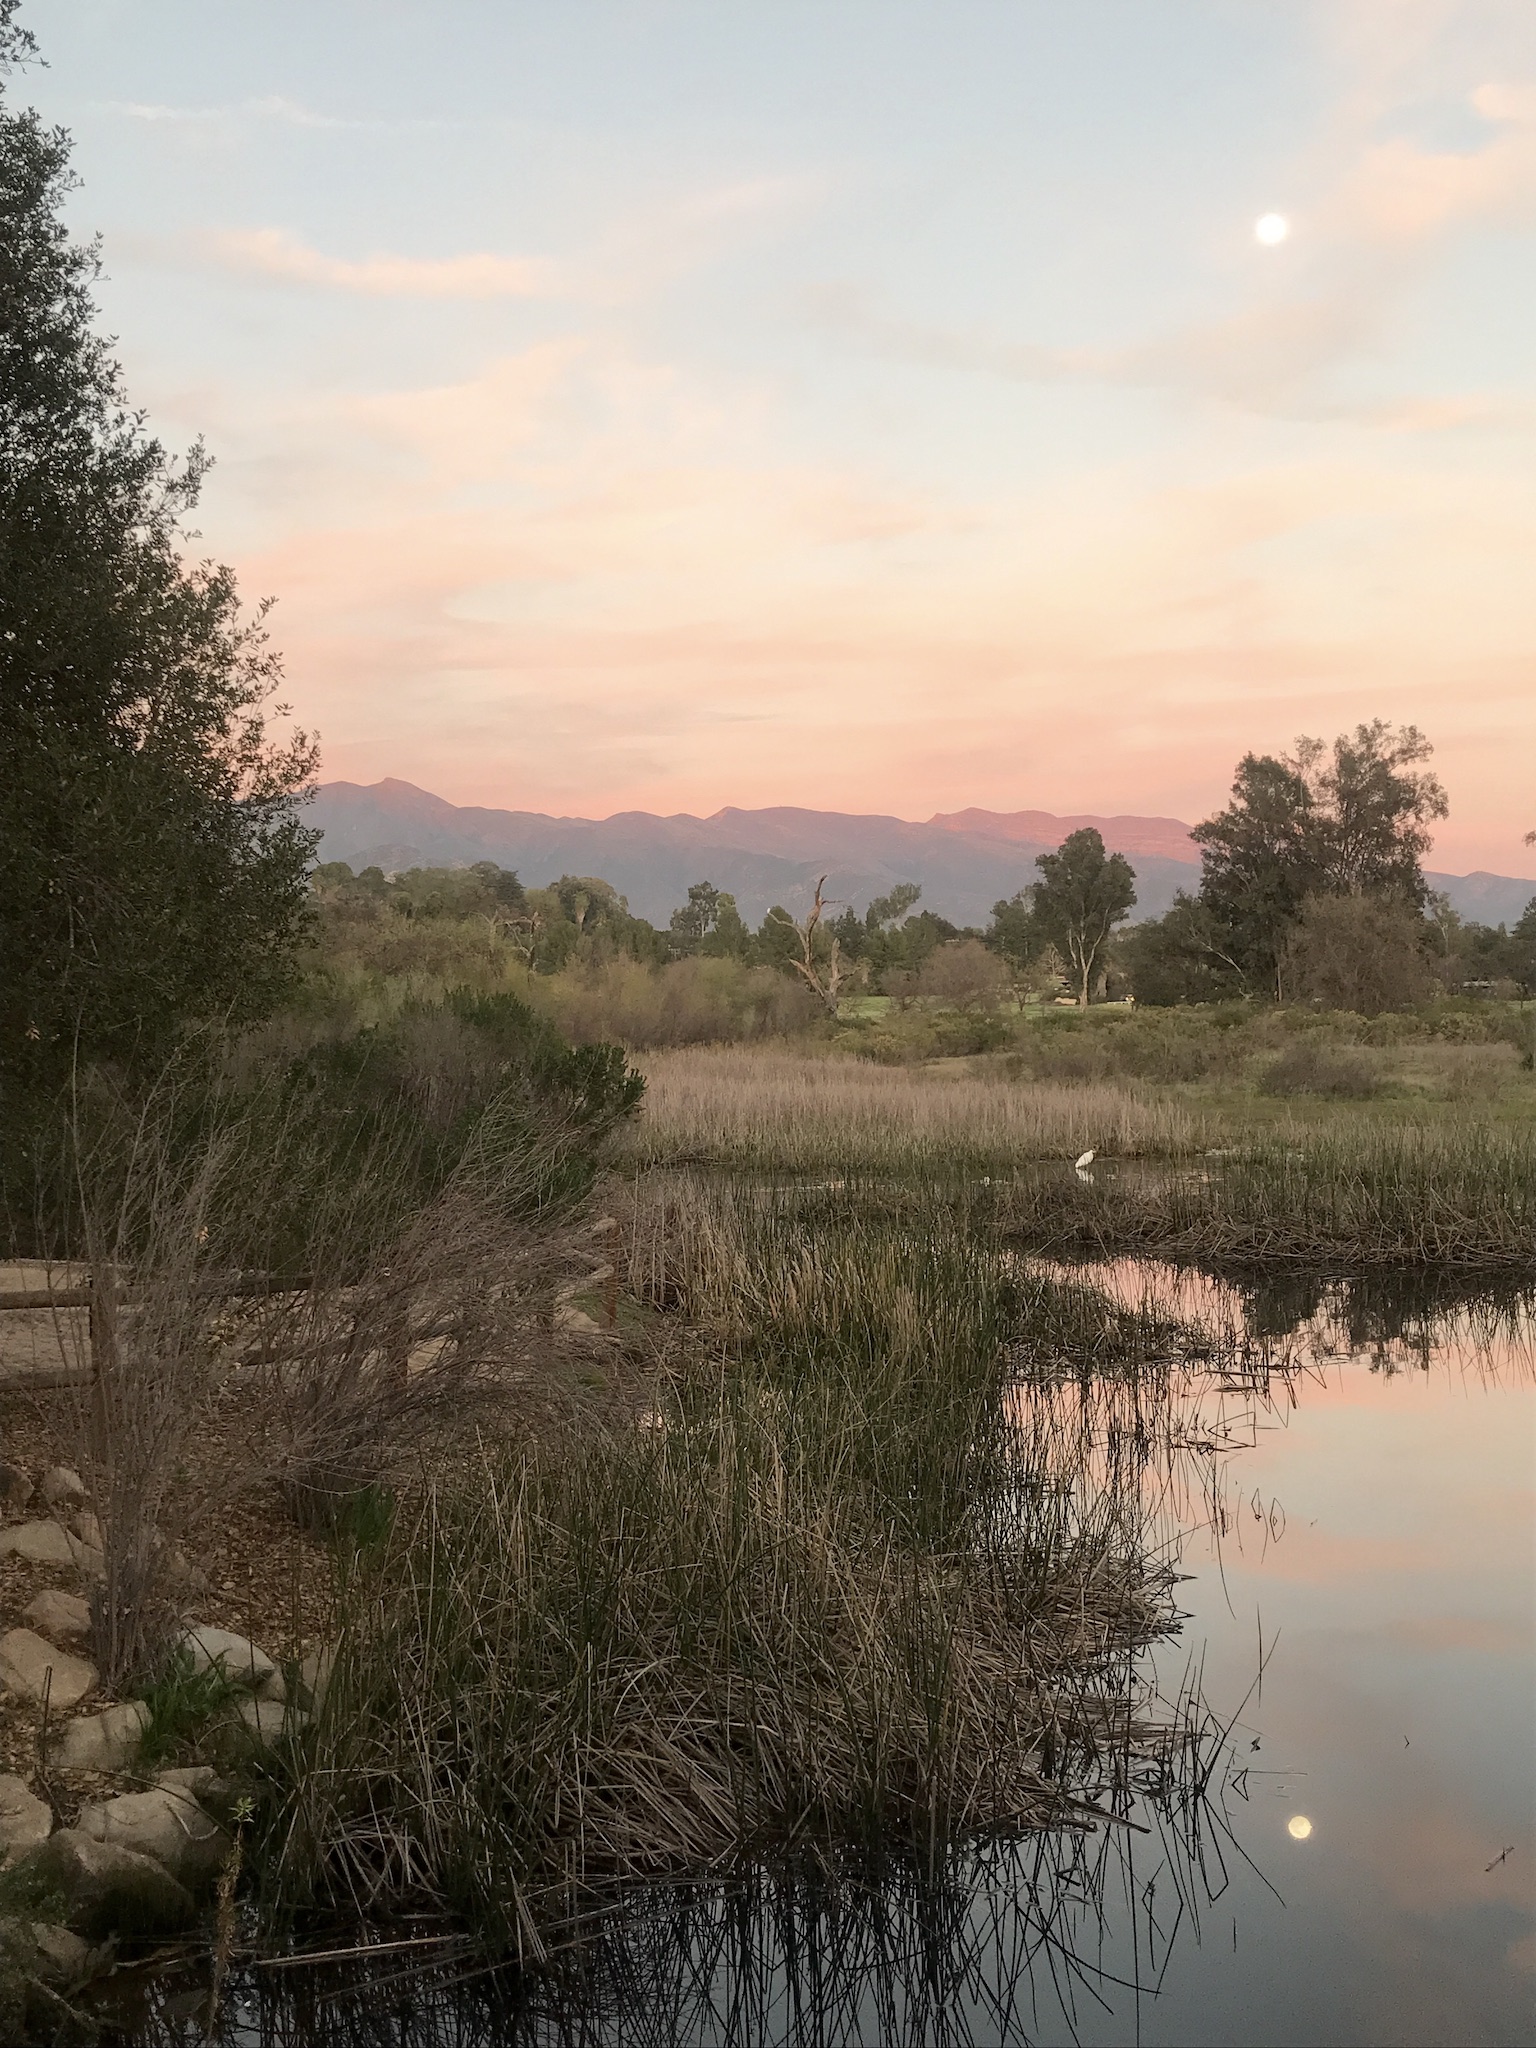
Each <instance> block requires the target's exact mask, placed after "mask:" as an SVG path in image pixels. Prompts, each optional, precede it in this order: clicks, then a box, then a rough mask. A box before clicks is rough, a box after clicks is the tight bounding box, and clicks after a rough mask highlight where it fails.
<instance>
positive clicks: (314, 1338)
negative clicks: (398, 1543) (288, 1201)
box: [59, 1099, 591, 1684]
mask: <svg viewBox="0 0 1536 2048" xmlns="http://www.w3.org/2000/svg"><path fill="white" fill-rule="evenodd" d="M176 1111H177V1105H176V1103H175V1101H174V1100H171V1101H166V1100H157V1099H151V1101H150V1102H149V1104H148V1105H147V1106H142V1107H141V1108H140V1109H139V1111H138V1112H137V1113H136V1115H135V1116H134V1117H133V1119H132V1120H131V1121H130V1123H129V1124H128V1126H127V1128H126V1130H125V1129H123V1128H121V1127H118V1128H114V1129H113V1130H112V1132H111V1134H110V1137H109V1139H108V1140H106V1141H97V1142H92V1141H87V1140H81V1141H80V1142H79V1143H78V1144H77V1152H76V1175H77V1195H78V1201H77V1208H78V1215H79V1226H78V1227H79V1250H80V1252H81V1254H82V1258H81V1262H80V1263H81V1265H82V1266H83V1268H84V1270H85V1271H86V1272H87V1273H88V1275H89V1277H90V1282H91V1309H90V1315H89V1319H88V1321H86V1320H85V1319H82V1318H64V1317H61V1318H60V1319H59V1329H60V1341H61V1346H62V1348H63V1349H64V1350H65V1351H66V1353H68V1352H69V1351H71V1350H72V1351H73V1352H74V1353H75V1363H76V1368H77V1369H76V1371H75V1372H74V1373H73V1375H72V1379H73V1382H74V1385H73V1389H72V1392H73V1405H74V1420H75V1437H76V1443H77V1451H76V1457H77V1460H78V1464H79V1467H80V1470H81V1472H82V1475H83V1477H84V1478H85V1481H86V1484H87V1487H88V1490H89V1492H90V1494H91V1496H92V1499H93V1501H94V1502H95V1506H96V1514H97V1519H98V1522H99V1525H100V1537H101V1548H102V1558H101V1565H100V1578H99V1582H98V1586H97V1591H96V1594H95V1596H94V1599H93V1624H94V1625H93V1638H94V1640H93V1650H94V1653H95V1655H96V1657H97V1660H98V1663H99V1666H100V1668H101V1670H102V1673H103V1676H104V1678H105V1679H106V1680H107V1682H108V1683H114V1684H115V1683H120V1682H122V1681H124V1680H126V1679H128V1678H130V1677H143V1676H144V1675H146V1674H147V1673H150V1672H152V1671H153V1670H154V1668H155V1666H156V1664H157V1661H158V1659H159V1658H160V1656H161V1655H162V1654H163V1651H164V1647H165V1644H166V1642H167V1640H168V1637H169V1634H170V1632H171V1630H172V1628H173V1627H174V1625H175V1621H176V1615H177V1612H178V1610H179V1609H180V1608H182V1607H184V1606H185V1604H186V1600H187V1596H188V1580H189V1578H190V1577H192V1576H193V1574H192V1571H191V1567H190V1566H189V1565H188V1563H187V1560H188V1559H189V1558H195V1557H198V1556H200V1555H202V1554H205V1553H206V1551H207V1550H208V1549H209V1548H210V1547H216V1542H215V1541H214V1539H215V1538H216V1533H217V1527H218V1523H219V1521H220V1520H221V1519H222V1518H223V1517H225V1516H226V1515H227V1514H228V1512H229V1510H230V1508H231V1507H232V1505H233V1504H234V1503H235V1502H236V1501H238V1500H239V1499H240V1497H241V1496H242V1495H249V1494H250V1493H251V1492H253V1491H254V1490H256V1489H268V1490H269V1489H270V1488H271V1486H272V1483H273V1482H274V1481H275V1482H277V1484H278V1486H279V1487H280V1488H281V1491H282V1493H283V1495H284V1497H285V1498H286V1500H287V1502H288V1505H289V1507H290V1509H291V1511H292V1512H293V1514H294V1515H295V1516H296V1518H297V1519H298V1520H299V1522H300V1523H301V1524H302V1525H306V1526H310V1527H317V1526H318V1527H326V1526H329V1525H330V1524H331V1523H332V1522H333V1521H334V1520H335V1518H336V1516H337V1515H338V1513H339V1512H341V1511H343V1510H344V1509H345V1506H346V1503H347V1502H348V1501H350V1500H352V1499H354V1498H355V1497H356V1496H357V1495H358V1494H359V1493H360V1491H361V1490H362V1489H365V1488H367V1487H369V1486H372V1485H375V1484H377V1483H379V1482H381V1481H383V1480H385V1479H387V1478H390V1477H393V1476H397V1475H398V1474H399V1473H400V1471H401V1469H402V1466H404V1468H405V1469H407V1470H418V1471H419V1470H420V1469H421V1467H422V1465H423V1462H424V1461H425V1460H428V1459H429V1458H430V1455H431V1452H432V1450H433V1448H434V1446H435V1445H437V1444H439V1443H441V1442H442V1441H443V1440H444V1439H445V1438H446V1437H447V1436H449V1435H451V1434H452V1433H453V1432H455V1431H458V1430H461V1429H462V1428H463V1427H464V1426H465V1424H466V1422H467V1421H470V1420H472V1417H473V1414H474V1413H475V1409H476V1404H477V1403H478V1402H482V1401H487V1400H493V1399H498V1398H500V1399H505V1398H507V1397H509V1396H513V1395H515V1394H516V1393H518V1392H519V1391H525V1392H527V1393H529V1394H532V1393H534V1392H536V1391H537V1390H538V1389H539V1388H540V1387H541V1386H542V1385H543V1383H544V1382H545V1381H546V1379H547V1373H546V1372H545V1371H543V1370H542V1368H544V1367H546V1366H547V1364H548V1361H549V1358H550V1349H551V1338H550V1330H551V1323H552V1317H553V1309H554V1304H555V1298H556V1294H557V1290H558V1289H559V1287H560V1286H561V1284H562V1283H564V1282H566V1281H567V1280H568V1279H569V1278H570V1277H571V1276H572V1275H576V1274H579V1273H580V1272H581V1271H582V1270H583V1268H584V1265H588V1264H590V1263H591V1259H590V1256H589V1255H588V1254H589V1253H590V1242H589V1240H588V1239H587V1238H586V1237H585V1235H584V1229H583V1225H582V1223H581V1221H580V1219H579V1217H578V1215H577V1214H576V1213H575V1211H574V1209H573V1208H572V1207H571V1206H570V1205H568V1204H562V1203H559V1202H556V1203H553V1204H545V1205H544V1206H542V1207H541V1205H540V1191H541V1189H542V1188H544V1187H545V1185H546V1184H547V1183H548V1181H549V1178H550V1174H549V1168H550V1163H551V1158H552V1157H555V1156H556V1155H558V1152H559V1148H560V1146H561V1145H562V1143H564V1142H566V1139H565V1137H564V1135H563V1134H562V1132H561V1131H560V1130H559V1129H557V1128H554V1127H551V1129H550V1130H549V1131H547V1132H546V1133H544V1134H543V1135H542V1137H541V1136H540V1134H538V1133H534V1134H533V1135H532V1136H531V1137H530V1135H529V1133H528V1132H527V1130H526V1129H522V1130H520V1131H519V1132H517V1133H508V1134H503V1135H505V1136H506V1138H507V1142H505V1143H498V1142H497V1140H498V1135H499V1134H498V1132H497V1129H496V1123H495V1117H494V1115H492V1116H491V1117H489V1118H487V1119H486V1120H484V1128H483V1129H482V1130H481V1131H480V1133H479V1134H478V1137H477V1140H476V1142H475V1143H474V1144H472V1145H471V1146H470V1147H469V1148H468V1149H467V1150H466V1152H465V1154H464V1157H463V1158H462V1159H461V1160H460V1162H459V1164H458V1166H457V1168H456V1170H455V1171H454V1172H453V1173H452V1174H451V1175H450V1176H449V1177H448V1179H447V1180H446V1183H445V1184H444V1185H443V1186H441V1187H440V1188H439V1189H438V1190H437V1191H436V1192H435V1193H434V1194H432V1195H431V1196H430V1197H429V1198H428V1199H426V1200H425V1201H424V1202H422V1203H420V1204H419V1205H416V1204H413V1203H412V1202H411V1201H410V1200H409V1199H408V1198H402V1199H400V1200H391V1199H387V1198H382V1197H381V1189H382V1187H383V1186H384V1184H386V1183H387V1182H388V1180H389V1177H390V1176H391V1175H392V1174H398V1172H399V1167H400V1162H399V1160H398V1158H397V1157H396V1156H395V1155H394V1154H393V1152H392V1150H391V1148H390V1146H389V1145H388V1144H387V1143H380V1144H378V1145H376V1146H374V1147H373V1148H371V1150H369V1151H367V1152H365V1153H364V1154H363V1155H361V1156H359V1157H358V1158H356V1159H355V1160H353V1161H352V1162H351V1171H350V1172H349V1173H348V1174H346V1175H338V1176H335V1177H334V1178H333V1179H331V1180H325V1181H322V1182H321V1183H320V1186H319V1193H318V1197H317V1200H316V1201H315V1202H314V1203H312V1204H311V1205H310V1207H309V1210H308V1214H309V1218H310V1225H311V1229H310V1235H309V1239H308V1242H307V1243H306V1245H305V1247H304V1249H305V1251H306V1252H307V1254H308V1256H307V1258H306V1259H305V1266H306V1269H307V1270H305V1271H303V1272H300V1273H295V1272H293V1271H292V1270H288V1271H278V1272H273V1271H272V1270H271V1265H270V1259H269V1258H263V1256H262V1254H263V1252H264V1250H266V1249H267V1247H268V1245H269V1243H270V1238H269V1236H268V1233H267V1229H266V1223H267V1219H269V1218H271V1217H275V1216H277V1215H278V1214H279V1213H280V1212H281V1211H282V1209H283V1207H284V1198H285V1195H287V1194H291V1190H285V1189H283V1188H281V1187H280V1186H279V1185H277V1176H278V1175H280V1174H281V1173H282V1172H283V1171H284V1170H287V1171H291V1170H292V1163H293V1158H294V1151H293V1148H291V1147H288V1148H285V1147H283V1146H281V1145H278V1146H274V1145H273V1144H272V1133H271V1130H270V1128H268V1127H266V1126H263V1125H262V1124H260V1123H259V1122H255V1123H253V1122H247V1121H240V1120H238V1119H237V1120H234V1121H232V1122H230V1123H227V1124H225V1125H222V1126H216V1127H214V1128H212V1129H211V1130H209V1131H208V1132H206V1133H204V1134H203V1135H202V1136H201V1137H200V1138H199V1140H198V1141H197V1142H196V1143H195V1144H193V1145H189V1144H188V1143H187V1142H186V1139H185V1134H184V1133H179V1132H178V1129H177V1115H176ZM242 1255H243V1256H242Z"/></svg>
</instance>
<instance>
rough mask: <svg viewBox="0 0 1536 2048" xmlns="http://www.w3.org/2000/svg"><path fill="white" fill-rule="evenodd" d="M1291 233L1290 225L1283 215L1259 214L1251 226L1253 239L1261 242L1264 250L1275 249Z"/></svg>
mask: <svg viewBox="0 0 1536 2048" xmlns="http://www.w3.org/2000/svg"><path fill="white" fill-rule="evenodd" d="M1290 232H1291V224H1290V222H1289V221H1288V220H1287V219H1286V217H1285V215H1284V214H1283V213H1261V214H1260V215H1259V217H1258V219H1257V220H1256V221H1255V222H1254V224H1253V238H1254V240H1255V241H1256V242H1262V243H1263V244H1264V246H1265V248H1266V249H1276V248H1278V247H1279V245H1280V244H1281V243H1282V242H1283V241H1284V240H1285V238H1286V236H1287V235H1288V234H1289V233H1290Z"/></svg>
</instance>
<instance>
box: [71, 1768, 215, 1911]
mask: <svg viewBox="0 0 1536 2048" xmlns="http://www.w3.org/2000/svg"><path fill="white" fill-rule="evenodd" d="M75 1826H76V1827H77V1828H78V1830H79V1831H80V1833H81V1834H82V1835H85V1836H88V1837H89V1839H90V1840H91V1841H93V1842H100V1843H102V1844H103V1845H104V1846H105V1847H107V1848H109V1849H130V1850H132V1851H133V1853H134V1854H135V1855H138V1856H152V1857H153V1858H154V1860H155V1861H156V1862H157V1863H159V1864H161V1865H162V1866H163V1867H164V1868H165V1869H166V1870H168V1871H169V1872H170V1873H171V1875H172V1877H174V1878H175V1879H177V1881H178V1882H179V1883H181V1884H184V1885H185V1886H186V1887H187V1889H188V1891H191V1892H197V1891H201V1890H203V1889H204V1888H205V1887H206V1886H208V1885H211V1884H212V1883H213V1881H214V1879H215V1878H216V1877H217V1876H218V1874H219V1872H220V1871H221V1870H222V1869H223V1867H224V1859H225V1857H226V1856H227V1855H228V1854H229V1837H228V1835H226V1834H225V1832H224V1830H223V1829H222V1828H221V1827H220V1826H219V1824H218V1822H217V1821H215V1820H210V1818H209V1817H208V1815H207V1814H206V1813H204V1811H203V1809H202V1808H201V1807H200V1806H199V1805H198V1803H197V1801H196V1799H195V1798H194V1797H193V1795H192V1794H191V1793H190V1792H188V1791H184V1790H182V1789H181V1788H180V1787H178V1786H173V1785H157V1786H156V1787H155V1788H154V1790H153V1791H152V1792H125V1793H123V1794H122V1796H121V1797H120V1798H117V1799H105V1800H102V1801H101V1802H100V1804H98V1805H91V1806H82V1807H81V1809H80V1817H79V1819H78V1820H77V1821H76V1823H75Z"/></svg>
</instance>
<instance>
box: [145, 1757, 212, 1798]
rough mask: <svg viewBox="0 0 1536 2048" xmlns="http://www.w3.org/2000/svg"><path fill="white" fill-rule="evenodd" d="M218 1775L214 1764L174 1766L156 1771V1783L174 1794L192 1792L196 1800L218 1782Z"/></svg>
mask: <svg viewBox="0 0 1536 2048" xmlns="http://www.w3.org/2000/svg"><path fill="white" fill-rule="evenodd" d="M218 1775H219V1774H218V1772H217V1771H216V1770H215V1769H214V1767H213V1765H212V1764H173V1765H172V1766H171V1767H170V1769H169V1770H164V1771H156V1773H155V1783H156V1784H157V1785H165V1786H168V1787H169V1788H170V1790H171V1791H173V1792H190V1793H191V1795H192V1797H193V1798H194V1799H196V1798H198V1797H199V1796H200V1795H201V1794H202V1793H204V1792H206V1791H207V1790H208V1788H209V1786H210V1785H212V1784H214V1783H216V1782H217V1779H218Z"/></svg>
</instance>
